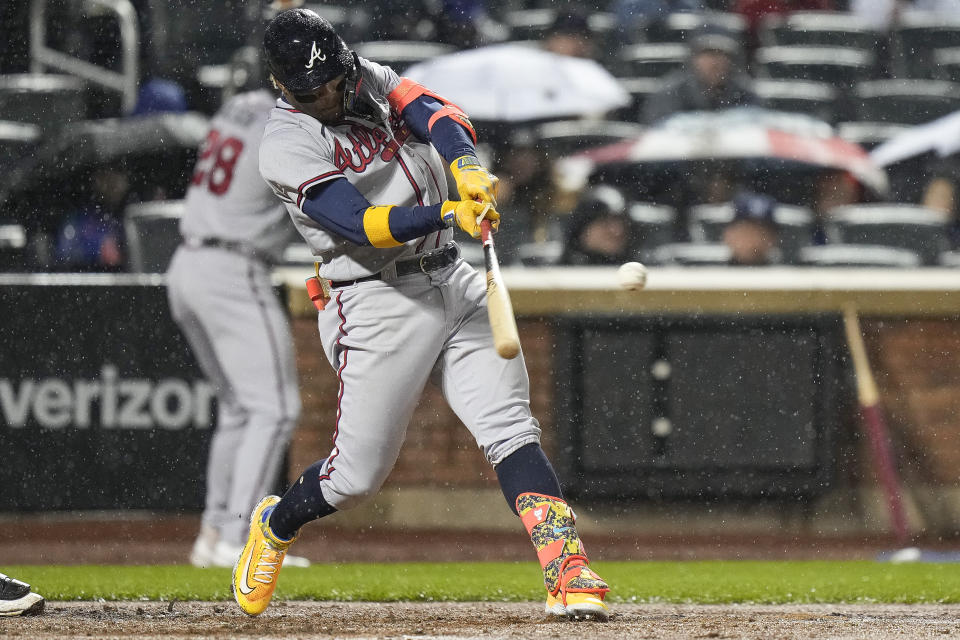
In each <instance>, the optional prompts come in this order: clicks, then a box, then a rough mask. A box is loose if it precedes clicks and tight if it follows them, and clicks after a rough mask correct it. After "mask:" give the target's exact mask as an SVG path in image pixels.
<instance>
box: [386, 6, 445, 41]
mask: <svg viewBox="0 0 960 640" xmlns="http://www.w3.org/2000/svg"><path fill="white" fill-rule="evenodd" d="M429 4H432V3H428V2H427V1H426V0H393V1H392V2H388V3H387V2H385V3H380V4H378V5H377V6H376V7H375V9H374V11H373V14H372V18H371V23H370V31H369V33H370V37H369V38H368V39H369V40H437V39H438V38H440V37H441V36H442V34H440V33H438V30H437V25H436V17H437V16H436V11H437V10H436V8H434V9H433V10H431V7H430V6H428V5H429Z"/></svg>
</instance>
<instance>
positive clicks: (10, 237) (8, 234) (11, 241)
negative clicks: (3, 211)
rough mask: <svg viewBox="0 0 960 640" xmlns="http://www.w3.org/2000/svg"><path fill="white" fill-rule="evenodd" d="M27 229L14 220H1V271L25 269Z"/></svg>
mask: <svg viewBox="0 0 960 640" xmlns="http://www.w3.org/2000/svg"><path fill="white" fill-rule="evenodd" d="M26 248H27V231H26V229H24V228H23V226H22V225H20V224H16V223H13V222H0V272H11V271H24V270H26V269H27V260H26Z"/></svg>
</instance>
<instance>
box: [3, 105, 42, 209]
mask: <svg viewBox="0 0 960 640" xmlns="http://www.w3.org/2000/svg"><path fill="white" fill-rule="evenodd" d="M40 134H41V130H40V127H39V126H38V125H35V124H27V123H23V122H10V121H7V120H0V192H2V191H3V188H4V186H5V183H6V182H7V178H8V177H9V172H10V170H11V169H12V168H13V167H14V166H15V165H20V164H22V163H24V162H27V161H28V160H29V159H30V157H31V156H32V155H33V150H34V149H35V148H36V146H37V144H38V143H39V141H40Z"/></svg>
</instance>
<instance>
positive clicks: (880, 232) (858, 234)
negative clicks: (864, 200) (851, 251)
mask: <svg viewBox="0 0 960 640" xmlns="http://www.w3.org/2000/svg"><path fill="white" fill-rule="evenodd" d="M948 224H949V223H948V220H947V216H946V214H943V213H941V212H939V211H934V210H932V209H927V208H926V207H922V206H919V205H913V204H900V203H873V204H857V205H845V206H841V207H834V208H833V209H831V210H830V211H828V212H827V223H826V226H827V235H828V237H830V238H832V239H836V240H837V241H838V242H839V243H843V244H857V245H884V246H888V247H898V248H901V249H908V250H910V251H911V252H913V253H915V254H916V255H917V256H919V258H920V260H921V262H923V263H924V264H936V262H937V260H938V258H939V256H940V254H941V253H943V252H944V251H946V250H948V249H949V239H948V236H947V226H948Z"/></svg>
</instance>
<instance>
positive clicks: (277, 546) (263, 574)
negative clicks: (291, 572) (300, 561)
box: [230, 496, 296, 616]
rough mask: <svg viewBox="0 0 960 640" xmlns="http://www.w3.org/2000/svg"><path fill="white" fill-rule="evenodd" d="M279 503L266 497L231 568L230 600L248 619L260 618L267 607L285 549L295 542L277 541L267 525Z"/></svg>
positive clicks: (251, 522)
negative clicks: (231, 592)
mask: <svg viewBox="0 0 960 640" xmlns="http://www.w3.org/2000/svg"><path fill="white" fill-rule="evenodd" d="M278 502H280V498H279V497H277V496H267V497H266V498H264V499H263V500H261V501H260V503H259V504H258V505H257V507H256V508H255V509H254V510H253V514H252V515H251V516H250V537H249V538H247V544H245V545H244V547H243V551H242V552H241V553H240V558H239V559H238V560H237V564H236V566H235V567H234V568H233V584H231V585H230V588H231V590H232V591H233V597H234V599H236V601H237V604H239V605H240V608H241V609H243V612H244V613H246V614H247V615H249V616H256V615H260V614H261V613H263V612H264V610H265V609H266V608H267V605H269V604H270V598H272V597H273V591H274V589H276V588H277V576H278V574H279V573H280V567H281V566H283V558H284V556H285V555H287V549H288V548H289V547H290V545H291V544H292V543H293V541H294V540H296V537H294V538H292V539H290V540H281V539H279V538H277V537H276V536H275V535H274V534H273V532H272V531H270V526H269V524H268V519H269V517H270V513H271V512H272V511H273V506H274V505H275V504H277V503H278Z"/></svg>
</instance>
